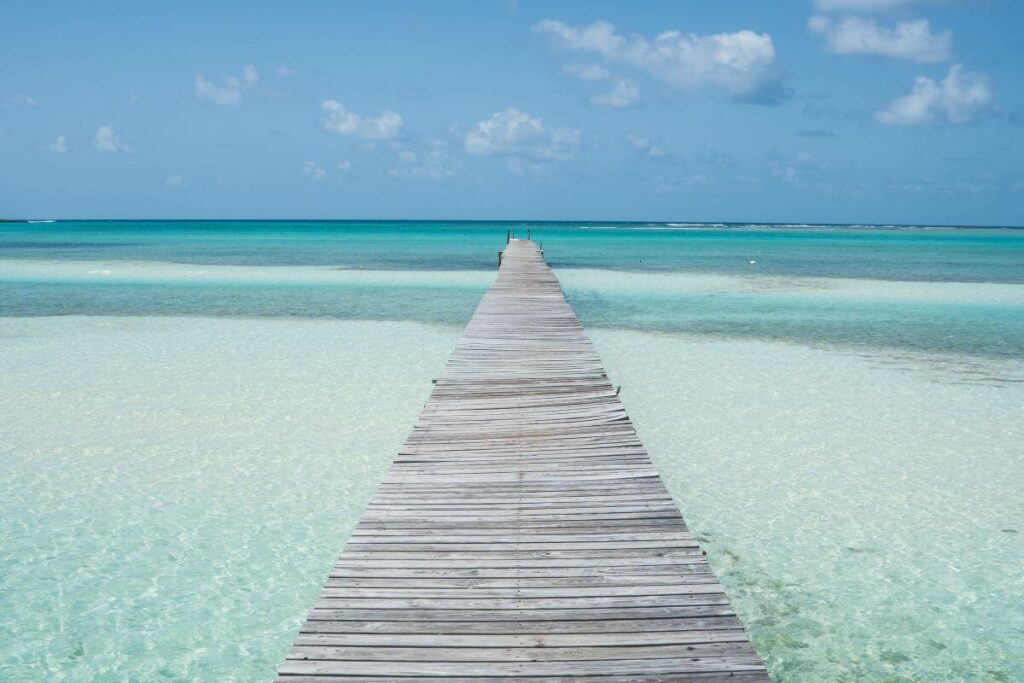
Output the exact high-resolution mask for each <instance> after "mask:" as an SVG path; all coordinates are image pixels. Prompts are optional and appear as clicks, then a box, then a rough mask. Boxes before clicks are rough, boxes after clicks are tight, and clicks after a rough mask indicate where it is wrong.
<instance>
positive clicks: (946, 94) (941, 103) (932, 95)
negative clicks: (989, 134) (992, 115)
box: [875, 64, 992, 126]
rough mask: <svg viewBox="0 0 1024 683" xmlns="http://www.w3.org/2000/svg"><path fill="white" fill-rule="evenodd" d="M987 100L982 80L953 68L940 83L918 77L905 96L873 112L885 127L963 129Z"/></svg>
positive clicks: (986, 87)
mask: <svg viewBox="0 0 1024 683" xmlns="http://www.w3.org/2000/svg"><path fill="white" fill-rule="evenodd" d="M991 100H992V91H991V89H990V88H989V85H988V79H986V78H985V76H983V75H981V74H976V73H971V72H969V71H965V70H964V68H963V66H961V65H960V64H954V65H953V66H951V67H950V68H949V73H948V74H947V75H946V77H945V78H944V79H942V81H940V82H936V81H934V80H933V79H931V78H928V77H926V76H918V77H917V79H916V80H915V81H914V87H913V88H911V90H910V92H909V93H907V94H906V95H904V96H903V97H899V98H897V99H895V100H893V101H892V102H890V103H889V104H888V105H886V107H885V108H883V109H880V110H878V111H876V112H875V120H876V121H878V122H879V123H884V124H886V125H889V126H922V125H930V124H952V125H963V124H965V123H970V122H971V121H973V120H974V119H975V118H977V116H978V114H979V113H981V112H982V111H984V110H985V109H986V108H987V107H988V105H989V103H990V101H991Z"/></svg>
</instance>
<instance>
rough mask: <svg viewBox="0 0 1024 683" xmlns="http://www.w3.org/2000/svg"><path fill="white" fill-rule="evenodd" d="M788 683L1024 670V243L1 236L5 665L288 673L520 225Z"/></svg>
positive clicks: (695, 230)
mask: <svg viewBox="0 0 1024 683" xmlns="http://www.w3.org/2000/svg"><path fill="white" fill-rule="evenodd" d="M510 230H514V231H515V232H516V234H517V236H519V237H525V236H526V235H527V233H528V232H529V234H530V235H531V236H532V238H533V239H534V240H535V241H537V242H540V243H542V244H543V248H544V251H545V256H546V259H547V260H548V262H549V263H550V264H551V265H552V267H553V268H554V269H555V271H556V273H557V275H558V276H559V278H560V279H561V281H562V283H563V287H564V289H565V291H566V295H567V298H568V300H569V302H570V303H571V304H572V305H573V307H574V308H575V309H576V311H577V313H578V314H579V317H580V319H581V321H582V322H583V324H584V325H585V326H586V328H587V330H588V332H589V333H590V335H591V337H592V338H593V340H594V342H595V344H596V346H597V348H598V351H599V352H600V354H601V356H602V358H603V360H604V361H605V364H606V367H607V369H608V373H609V376H610V378H611V379H612V382H613V383H615V384H616V385H621V387H622V394H621V395H622V398H623V401H624V403H625V405H626V408H627V410H628V411H629V412H630V415H631V417H632V418H633V421H634V423H635V424H636V426H637V429H638V431H639V434H640V437H641V439H643V441H644V442H645V444H646V445H647V447H648V449H649V450H650V452H651V455H652V457H653V459H654V461H655V463H656V464H657V466H658V468H659V471H661V472H662V474H663V476H664V478H665V480H666V483H667V485H668V486H669V488H670V490H671V491H672V493H673V495H674V496H675V498H676V500H677V502H678V503H679V505H680V507H681V509H682V510H683V513H684V515H685V517H686V518H687V521H688V523H689V525H690V527H691V529H692V530H693V532H694V533H695V534H696V535H697V536H698V538H699V539H700V540H701V542H702V544H703V546H704V548H705V549H706V550H707V551H708V556H709V560H710V562H711V564H712V565H713V567H714V568H715V569H716V571H718V572H719V574H720V577H721V579H722V581H723V583H724V585H725V586H726V589H727V591H728V592H729V595H730V598H731V599H732V600H733V603H734V605H735V606H736V608H737V610H738V612H739V613H740V615H741V617H743V619H744V621H745V622H746V624H747V626H748V629H749V631H750V635H751V638H752V640H753V641H754V643H755V645H756V646H757V648H758V651H759V653H760V654H761V655H762V656H763V657H764V658H765V659H766V661H767V663H768V665H769V669H770V671H771V673H772V674H773V676H774V677H775V678H776V679H777V680H786V681H820V680H849V681H859V680H928V681H932V680H951V681H952V680H964V679H970V680H991V681H1011V680H1020V679H1022V678H1024V649H1022V645H1021V643H1024V572H1022V571H1021V567H1022V566H1024V541H1022V537H1024V483H1022V482H1024V419H1022V418H1024V230H1021V229H1013V228H998V227H993V228H956V227H948V226H863V225H856V226H854V225H850V226H840V225H768V224H706V223H593V222H591V223H502V222H412V221H409V222H370V221H366V222H360V221H343V222H331V221H316V222H287V221H280V222H275V221H260V222H251V221H198V222H196V221H170V222H166V221H58V222H52V223H33V224H26V223H9V224H0V435H2V436H0V462H2V463H3V467H2V468H0V632H3V633H5V634H10V635H9V636H5V637H4V638H3V639H0V679H3V680H25V681H29V680H40V679H46V680H122V679H132V680H181V679H192V680H239V681H249V680H271V679H272V678H273V674H274V671H275V669H276V666H277V664H278V663H279V661H280V660H281V659H283V657H284V654H285V653H286V652H287V650H288V648H289V646H290V644H291V641H292V638H293V636H294V633H295V631H296V629H297V628H298V625H299V623H300V622H301V620H302V618H303V617H304V615H305V612H306V610H307V609H308V607H309V605H310V604H311V602H312V600H313V597H314V596H315V595H316V593H317V592H318V590H319V587H320V585H321V584H322V582H323V579H324V577H325V575H326V573H327V571H328V569H329V567H330V565H331V563H332V561H333V560H334V558H335V557H336V556H337V554H338V552H339V551H340V549H341V547H342V546H343V545H344V542H345V539H346V537H347V534H348V533H349V532H350V531H351V529H352V527H353V526H354V524H355V522H356V520H357V519H358V516H359V514H360V511H361V509H362V506H363V505H365V503H366V502H367V501H368V500H369V498H370V496H371V495H372V493H373V490H374V488H375V486H376V482H377V481H378V479H379V478H380V476H381V475H382V474H383V472H384V470H385V469H386V467H387V465H388V463H389V461H390V458H391V457H392V456H393V455H394V453H395V452H396V450H397V448H398V446H399V445H400V444H401V442H402V441H403V440H404V438H405V436H406V435H407V433H408V432H409V430H410V429H411V427H412V423H413V420H414V419H415V416H416V414H417V413H418V411H419V409H420V407H422V405H423V402H424V400H425V399H426V396H427V394H428V392H429V390H430V380H431V379H432V378H433V377H436V376H437V374H438V372H439V371H440V369H441V367H442V366H443V364H444V362H445V359H446V358H447V355H448V353H449V352H450V350H451V348H452V346H453V345H454V343H455V340H456V339H457V338H458V336H459V334H460V332H461V328H462V326H463V325H464V324H465V323H466V322H467V321H468V319H469V317H470V316H471V315H472V312H473V309H474V308H475V306H476V303H477V302H478V300H479V298H480V296H481V295H482V294H483V293H484V292H485V291H486V290H487V288H488V287H489V286H490V283H491V282H492V281H493V278H494V274H495V269H496V266H497V254H498V251H499V250H500V249H501V248H502V247H503V245H504V243H505V239H506V235H507V233H508V231H510Z"/></svg>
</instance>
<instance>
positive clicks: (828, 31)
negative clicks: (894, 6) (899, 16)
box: [807, 16, 953, 64]
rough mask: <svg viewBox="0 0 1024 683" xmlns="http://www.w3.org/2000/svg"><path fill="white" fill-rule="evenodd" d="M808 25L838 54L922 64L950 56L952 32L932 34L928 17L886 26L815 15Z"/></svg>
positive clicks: (854, 18) (872, 22)
mask: <svg viewBox="0 0 1024 683" xmlns="http://www.w3.org/2000/svg"><path fill="white" fill-rule="evenodd" d="M807 27H808V28H809V29H810V30H811V31H814V32H815V33H819V34H821V35H822V36H824V37H825V48H826V49H827V50H828V51H829V52H831V53H833V54H837V55H876V56H880V57H891V58H894V59H905V60H909V61H912V62H919V63H921V64H937V63H941V62H948V61H949V60H951V59H952V58H953V34H952V33H951V32H949V31H942V32H940V33H932V30H931V26H930V25H929V24H928V20H927V19H918V20H915V21H903V22H900V23H898V24H896V25H895V26H894V27H892V28H889V27H886V26H881V25H879V24H878V22H877V21H875V20H874V19H865V18H862V17H844V18H843V19H841V20H838V21H835V20H832V19H829V18H828V17H823V16H815V17H811V18H810V20H809V21H808V22H807Z"/></svg>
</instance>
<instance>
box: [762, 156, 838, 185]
mask: <svg viewBox="0 0 1024 683" xmlns="http://www.w3.org/2000/svg"><path fill="white" fill-rule="evenodd" d="M768 169H769V170H770V171H771V172H772V175H774V176H775V177H777V178H781V179H782V180H784V181H785V182H787V183H797V184H799V183H803V182H804V181H805V180H806V179H807V176H812V177H813V176H815V175H817V174H819V173H820V172H821V171H824V170H825V164H824V163H822V162H820V161H818V160H817V159H815V158H814V156H812V155H811V154H810V153H809V152H805V151H801V152H797V153H796V155H794V156H787V155H785V154H781V153H780V152H773V153H771V154H769V155H768Z"/></svg>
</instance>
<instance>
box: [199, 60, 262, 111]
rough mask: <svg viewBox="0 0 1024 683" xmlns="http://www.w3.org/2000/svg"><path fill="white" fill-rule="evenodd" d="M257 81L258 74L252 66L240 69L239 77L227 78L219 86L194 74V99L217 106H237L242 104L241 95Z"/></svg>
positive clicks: (258, 78) (200, 75)
mask: <svg viewBox="0 0 1024 683" xmlns="http://www.w3.org/2000/svg"><path fill="white" fill-rule="evenodd" d="M259 81H260V72H259V71H258V70H257V69H256V67H254V66H252V65H247V66H244V67H242V73H241V74H240V75H239V76H228V77H227V78H225V79H224V83H223V84H220V85H218V84H217V83H214V82H213V81H211V80H208V79H206V78H205V77H204V76H203V75H202V74H196V91H195V92H196V99H200V100H209V101H210V102H213V103H214V104H219V105H239V104H242V93H243V92H244V91H245V90H248V89H249V88H251V87H252V86H254V85H256V84H257V83H259Z"/></svg>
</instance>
